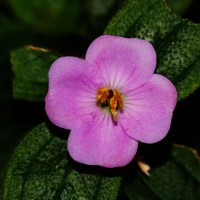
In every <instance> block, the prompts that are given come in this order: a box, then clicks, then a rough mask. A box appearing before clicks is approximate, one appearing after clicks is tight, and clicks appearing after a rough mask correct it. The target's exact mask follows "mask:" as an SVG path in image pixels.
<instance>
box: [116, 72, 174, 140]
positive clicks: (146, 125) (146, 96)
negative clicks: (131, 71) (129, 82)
mask: <svg viewBox="0 0 200 200" xmlns="http://www.w3.org/2000/svg"><path fill="white" fill-rule="evenodd" d="M176 101H177V92H176V89H175V87H174V85H173V84H172V83H171V82H170V81H169V80H168V79H167V78H165V77H164V76H161V75H158V74H154V75H153V76H152V78H151V79H150V80H149V82H147V84H145V85H143V86H141V87H140V88H137V89H135V90H132V91H129V92H127V93H125V94H124V110H123V113H119V120H120V123H121V124H122V125H123V127H124V129H125V130H126V132H127V134H128V135H129V136H130V137H132V138H134V139H135V140H138V141H141V142H145V143H154V142H157V141H160V140H161V139H163V138H164V137H165V136H166V134H167V132H168V131H169V128H170V124H171V118H172V113H173V110H174V108H175V105H176Z"/></svg>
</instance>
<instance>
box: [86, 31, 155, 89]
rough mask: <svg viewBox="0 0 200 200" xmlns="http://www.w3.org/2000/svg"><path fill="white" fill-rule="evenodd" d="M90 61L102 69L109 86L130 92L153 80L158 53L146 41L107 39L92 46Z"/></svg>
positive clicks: (104, 38)
mask: <svg viewBox="0 0 200 200" xmlns="http://www.w3.org/2000/svg"><path fill="white" fill-rule="evenodd" d="M86 60H87V61H88V62H90V63H92V64H93V65H94V66H96V67H97V68H98V69H99V71H100V73H101V75H102V78H103V80H104V83H105V85H107V86H109V87H110V88H118V89H119V90H123V91H126V90H130V89H134V88H137V87H138V86H140V85H142V84H144V83H145V82H147V81H148V80H149V79H150V78H151V76H152V75H153V72H154V70H155V67H156V52H155V50H154V48H153V47H152V45H151V44H150V43H149V42H147V41H145V40H140V39H136V38H122V37H117V36H108V35H104V36H101V37H98V38H97V39H96V40H94V41H93V42H92V44H91V45H90V46H89V48H88V50H87V54H86Z"/></svg>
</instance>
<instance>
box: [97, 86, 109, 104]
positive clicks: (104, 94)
mask: <svg viewBox="0 0 200 200" xmlns="http://www.w3.org/2000/svg"><path fill="white" fill-rule="evenodd" d="M108 96H109V90H108V88H107V87H103V88H100V89H98V94H97V100H100V102H101V103H105V102H106V100H107V98H108Z"/></svg>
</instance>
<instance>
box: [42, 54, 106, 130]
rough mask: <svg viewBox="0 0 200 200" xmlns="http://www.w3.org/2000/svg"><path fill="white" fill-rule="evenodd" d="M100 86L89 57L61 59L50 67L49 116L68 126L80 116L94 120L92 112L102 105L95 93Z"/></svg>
mask: <svg viewBox="0 0 200 200" xmlns="http://www.w3.org/2000/svg"><path fill="white" fill-rule="evenodd" d="M91 77H92V78H91ZM101 86H102V83H101V82H100V81H99V75H98V73H97V72H96V71H95V70H94V69H93V68H92V67H91V66H90V64H89V63H87V62H86V61H84V60H82V59H79V58H74V57H62V58H60V59H58V60H57V61H55V62H54V63H53V65H52V66H51V69H50V71H49V91H48V93H47V95H46V98H45V109H46V112H47V115H48V117H49V118H50V120H51V121H52V122H53V123H54V124H56V125H58V126H60V127H62V128H66V129H70V128H72V127H73V126H74V124H76V121H77V120H79V119H81V120H84V121H90V120H92V115H93V112H95V111H96V110H98V109H100V108H99V107H97V105H96V101H97V100H96V93H97V89H98V88H99V87H101Z"/></svg>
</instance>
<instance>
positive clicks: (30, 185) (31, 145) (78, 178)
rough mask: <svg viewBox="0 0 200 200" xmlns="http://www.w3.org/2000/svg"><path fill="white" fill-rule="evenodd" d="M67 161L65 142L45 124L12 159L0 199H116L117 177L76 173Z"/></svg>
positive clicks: (26, 139)
mask: <svg viewBox="0 0 200 200" xmlns="http://www.w3.org/2000/svg"><path fill="white" fill-rule="evenodd" d="M67 157H68V156H67V150H66V141H65V140H61V139H60V138H57V137H55V136H53V135H51V134H50V132H49V130H48V128H47V127H46V126H45V125H44V124H41V125H39V126H38V127H36V128H34V129H33V130H32V131H31V132H30V133H29V134H28V135H27V136H26V137H25V138H24V139H23V140H22V141H21V143H20V144H19V146H18V147H17V148H16V150H15V152H14V154H13V155H12V158H11V161H10V163H9V166H8V171H7V176H6V180H5V185H4V188H5V190H4V198H3V199H4V200H13V199H15V200H27V199H41V200H42V199H48V200H51V199H52V200H54V199H61V200H65V199H87V200H90V199H91V200H92V199H99V200H100V199H102V200H103V199H108V200H112V199H113V200H114V199H116V197H117V195H118V190H119V186H120V178H119V177H107V176H100V175H91V174H86V173H79V172H78V171H76V170H74V169H72V168H71V167H70V164H69V162H68V159H67Z"/></svg>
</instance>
